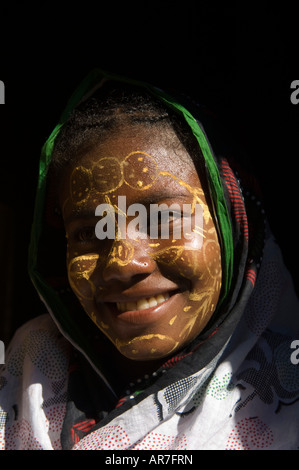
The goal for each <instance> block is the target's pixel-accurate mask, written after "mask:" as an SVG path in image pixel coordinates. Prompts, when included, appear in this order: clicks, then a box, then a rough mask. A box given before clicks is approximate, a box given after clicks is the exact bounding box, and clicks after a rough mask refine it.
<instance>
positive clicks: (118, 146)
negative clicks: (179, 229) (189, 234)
mask: <svg viewBox="0 0 299 470" xmlns="http://www.w3.org/2000/svg"><path fill="white" fill-rule="evenodd" d="M66 179H67V181H65V184H64V185H63V198H65V196H68V194H67V192H68V191H70V192H71V199H72V200H73V201H75V202H76V201H77V202H78V203H80V200H82V201H83V200H84V191H85V192H90V190H91V188H90V181H91V180H92V182H93V184H92V186H93V187H94V189H95V190H96V192H97V193H98V194H103V195H104V194H110V193H112V192H118V191H121V192H122V193H127V194H129V193H131V194H134V195H135V194H136V193H139V194H140V195H141V194H143V195H145V194H149V193H154V192H157V191H159V192H160V193H161V192H162V193H163V192H164V193H165V194H166V193H171V191H176V189H179V190H180V192H184V191H185V192H186V193H187V192H188V189H187V188H188V186H192V187H201V184H200V180H199V176H198V174H197V171H196V169H195V165H194V163H193V161H192V159H191V157H190V155H189V154H188V152H187V150H186V149H185V147H184V146H183V145H182V144H181V142H180V141H179V139H178V137H177V136H176V134H175V132H174V131H173V130H172V129H171V128H170V127H168V126H167V127H166V126H165V129H164V130H160V129H159V130H158V129H153V128H152V127H151V128H144V127H141V126H132V127H129V128H125V129H121V130H118V131H114V132H113V133H111V135H110V136H109V137H108V138H106V139H105V140H103V141H102V142H99V143H98V144H97V145H95V146H94V147H93V148H92V149H91V150H89V151H88V152H86V153H85V154H83V155H81V157H80V159H79V160H77V161H76V163H75V164H73V165H72V166H71V167H70V169H69V171H68V172H67V175H66ZM124 183H125V184H124ZM80 198H81V199H80Z"/></svg>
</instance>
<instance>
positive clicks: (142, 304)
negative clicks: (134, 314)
mask: <svg viewBox="0 0 299 470" xmlns="http://www.w3.org/2000/svg"><path fill="white" fill-rule="evenodd" d="M132 303H135V302H132ZM135 305H136V304H135ZM127 306H128V304H127ZM144 308H149V304H148V302H147V300H146V299H141V300H138V302H137V308H135V310H142V309H144ZM128 310H130V309H129V308H128Z"/></svg>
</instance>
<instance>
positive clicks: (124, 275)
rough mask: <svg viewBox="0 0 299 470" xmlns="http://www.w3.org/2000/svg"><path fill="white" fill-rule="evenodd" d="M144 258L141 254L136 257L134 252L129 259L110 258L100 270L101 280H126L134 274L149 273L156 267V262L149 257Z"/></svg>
mask: <svg viewBox="0 0 299 470" xmlns="http://www.w3.org/2000/svg"><path fill="white" fill-rule="evenodd" d="M146 258H147V259H142V256H140V257H138V256H137V255H136V254H135V256H133V257H132V258H131V259H126V260H118V259H116V258H112V259H110V260H108V262H107V264H106V266H105V267H104V269H103V272H102V276H103V280H104V281H105V282H107V281H111V280H119V281H122V282H128V281H130V280H131V279H132V278H135V277H136V276H142V275H144V276H147V275H149V274H151V273H152V272H153V271H154V270H155V269H156V262H155V261H154V260H153V259H151V258H149V257H146Z"/></svg>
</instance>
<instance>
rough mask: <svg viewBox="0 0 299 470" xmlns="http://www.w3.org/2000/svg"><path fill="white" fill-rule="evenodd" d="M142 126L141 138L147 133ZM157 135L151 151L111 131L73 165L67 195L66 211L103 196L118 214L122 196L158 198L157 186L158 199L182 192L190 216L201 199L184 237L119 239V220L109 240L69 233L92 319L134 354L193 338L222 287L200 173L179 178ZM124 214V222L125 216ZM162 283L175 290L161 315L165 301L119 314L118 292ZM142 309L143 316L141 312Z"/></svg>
mask: <svg viewBox="0 0 299 470" xmlns="http://www.w3.org/2000/svg"><path fill="white" fill-rule="evenodd" d="M147 132H148V131H144V133H145V134H146V136H147V137H146V138H144V140H142V143H143V144H144V142H149V141H150V142H151V141H152V135H151V134H147ZM162 140H163V139H160V140H159V139H157V140H156V141H155V152H152V151H148V150H147V149H145V150H133V151H132V147H131V146H132V144H133V143H134V142H136V143H137V141H138V145H136V148H142V145H141V140H140V136H137V137H136V135H132V136H131V137H130V138H127V137H126V140H122V136H120V137H118V136H117V137H114V138H113V139H109V140H108V141H107V143H105V145H106V146H105V145H104V144H103V145H102V146H101V147H100V155H98V156H97V155H96V153H94V154H92V155H91V156H90V157H89V156H86V157H85V158H83V159H82V160H81V161H80V164H79V165H78V166H76V167H75V168H74V169H73V170H72V171H71V173H70V184H69V191H68V192H66V193H65V196H64V208H63V213H64V216H65V219H67V218H68V217H69V215H70V214H71V213H72V212H76V211H77V212H78V213H79V214H80V211H85V212H86V211H90V212H91V213H92V212H93V213H94V211H95V208H96V207H97V206H98V205H99V204H102V203H107V202H108V203H109V204H110V205H111V207H113V209H114V211H115V214H121V210H122V209H121V208H120V207H118V204H117V201H118V197H119V196H126V198H127V201H128V205H129V204H130V203H135V202H136V201H138V202H142V201H143V200H144V198H146V199H147V200H149V201H150V200H151V199H153V200H154V201H156V199H155V198H156V195H157V194H158V195H159V200H160V199H161V200H163V196H161V194H165V195H166V196H165V198H166V200H168V199H169V198H170V197H171V198H172V199H171V201H172V200H173V201H174V202H177V201H180V199H179V198H178V196H177V195H178V194H180V195H181V194H183V195H184V198H185V199H183V200H184V201H185V200H186V202H187V203H188V204H191V208H192V209H191V216H193V215H194V213H195V205H196V204H200V205H201V207H202V218H203V226H198V225H193V227H192V229H191V231H190V237H188V239H184V238H182V239H178V238H171V237H170V238H169V239H164V240H163V239H160V238H158V239H150V238H149V237H147V238H146V239H139V238H136V237H134V238H131V237H130V236H128V237H127V238H126V239H122V228H121V227H120V226H118V225H117V226H116V233H115V239H114V240H108V241H107V240H106V241H100V240H92V241H91V242H88V243H86V244H83V243H82V244H80V243H79V242H77V241H74V236H73V235H72V233H71V234H70V236H69V238H68V276H69V282H70V285H71V287H72V289H73V291H74V293H75V294H76V295H77V297H78V298H79V300H80V301H81V303H82V305H84V309H85V310H86V312H87V313H88V315H89V316H90V317H91V319H92V321H93V322H94V323H95V324H96V325H97V327H98V328H99V329H100V330H101V331H102V332H103V333H104V334H105V335H106V336H107V337H108V338H109V339H110V341H111V342H112V343H113V344H114V345H115V346H116V348H117V349H118V350H119V351H120V352H121V353H122V354H124V355H125V356H127V357H130V358H133V359H134V360H146V357H148V359H152V358H153V357H154V358H158V357H166V356H167V355H170V354H172V353H173V352H174V351H176V350H177V349H179V348H181V347H183V346H184V345H185V344H187V343H188V342H189V341H190V340H192V339H193V338H194V336H196V335H197V334H198V333H199V332H200V331H201V330H202V328H203V327H204V326H205V324H206V323H207V321H208V319H209V318H210V317H211V315H212V314H213V311H214V309H215V306H216V305H217V300H218V296H219V292H220V287H221V258H220V247H219V243H218V239H217V233H216V230H215V226H214V222H213V219H212V216H211V213H210V210H209V207H208V205H207V203H206V200H205V195H204V192H203V190H202V188H201V185H200V181H199V179H198V176H197V173H196V172H195V171H193V173H190V175H191V176H190V177H189V176H188V174H187V173H186V175H185V177H184V178H182V177H180V175H179V174H177V173H176V168H177V166H176V165H173V167H172V168H170V165H169V164H168V160H167V158H168V157H167V152H166V151H165V148H164V147H163V145H162V144H161V141H162ZM126 150H127V151H126ZM167 151H169V149H167ZM153 155H159V157H157V156H153ZM163 155H165V157H163ZM180 197H181V196H180ZM122 215H123V216H124V220H125V223H126V224H128V223H129V217H128V216H127V215H126V214H122ZM79 217H80V215H78V219H79ZM78 223H79V222H78ZM84 223H85V222H84ZM92 223H93V224H95V222H94V220H93V221H92ZM82 224H83V222H82ZM70 232H72V228H70ZM199 240H201V244H200V243H199ZM199 246H200V248H198V247H199ZM149 286H150V287H149ZM164 286H165V287H164ZM161 289H165V291H166V292H167V291H169V292H170V293H171V292H172V291H176V292H177V293H176V294H175V295H174V296H173V297H171V298H170V300H168V301H166V302H165V306H163V312H164V311H165V313H163V315H162V316H159V315H160V314H158V312H159V311H160V310H161V309H162V307H159V308H158V307H157V315H156V317H157V319H156V317H155V315H152V314H150V313H146V312H145V311H144V312H145V313H143V312H142V310H141V311H140V312H138V314H136V315H135V317H134V314H133V315H132V320H131V319H130V320H122V318H124V315H122V314H121V312H118V311H117V307H116V302H118V299H119V298H121V299H124V298H128V301H129V300H130V296H131V297H132V298H133V299H134V301H135V299H139V298H143V297H144V298H148V297H150V296H151V295H153V296H155V290H157V293H159V292H160V291H161ZM148 292H150V294H147V293H148ZM106 298H107V299H108V300H107V301H106V300H105V299H106ZM110 299H112V300H110ZM122 301H123V300H122ZM112 304H113V308H112ZM168 304H169V307H167V306H168ZM161 305H162V304H161ZM129 314H130V312H128V314H127V317H128V318H129V317H130V315H129ZM147 316H148V317H149V318H150V320H148V321H147V320H144V319H146V318H147ZM130 318H131V317H130ZM139 318H140V324H139V323H138V322H139Z"/></svg>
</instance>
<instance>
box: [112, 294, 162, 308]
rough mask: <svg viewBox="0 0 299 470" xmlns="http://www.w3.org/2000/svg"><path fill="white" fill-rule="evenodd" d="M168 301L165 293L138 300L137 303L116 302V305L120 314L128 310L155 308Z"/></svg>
mask: <svg viewBox="0 0 299 470" xmlns="http://www.w3.org/2000/svg"><path fill="white" fill-rule="evenodd" d="M168 299H169V294H168V292H166V293H165V294H159V295H157V296H152V297H149V298H147V299H146V298H144V299H140V300H138V301H137V302H117V303H116V305H117V308H118V310H119V311H120V312H127V311H128V310H144V309H146V308H150V307H155V306H156V305H158V304H161V303H162V302H165V300H168Z"/></svg>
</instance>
